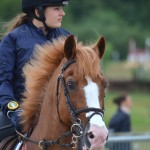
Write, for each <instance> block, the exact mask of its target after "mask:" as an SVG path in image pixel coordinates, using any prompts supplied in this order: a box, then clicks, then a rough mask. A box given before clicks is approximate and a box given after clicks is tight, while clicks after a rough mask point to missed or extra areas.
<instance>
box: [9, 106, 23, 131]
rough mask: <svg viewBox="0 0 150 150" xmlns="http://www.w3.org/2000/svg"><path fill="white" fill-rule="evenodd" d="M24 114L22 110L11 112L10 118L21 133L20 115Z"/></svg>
mask: <svg viewBox="0 0 150 150" xmlns="http://www.w3.org/2000/svg"><path fill="white" fill-rule="evenodd" d="M21 112H22V109H20V108H19V109H17V110H16V111H14V112H10V114H9V113H8V114H9V116H8V117H9V118H10V119H11V122H12V124H13V125H14V127H15V129H16V130H17V131H21V125H20V113H21Z"/></svg>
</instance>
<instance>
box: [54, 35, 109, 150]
mask: <svg viewBox="0 0 150 150" xmlns="http://www.w3.org/2000/svg"><path fill="white" fill-rule="evenodd" d="M104 51H105V40H104V38H103V37H102V38H100V39H99V41H98V42H97V43H96V44H95V45H94V46H83V45H82V44H81V45H80V46H78V45H77V42H76V40H75V38H74V36H73V35H71V36H69V37H68V38H67V39H66V40H65V44H64V55H65V58H66V59H65V63H64V62H62V63H61V71H60V75H59V77H58V82H57V90H56V93H57V107H58V109H57V110H58V114H59V118H60V120H61V121H62V122H64V123H65V124H66V125H70V126H71V130H72V131H73V132H74V133H73V137H72V143H73V144H76V142H77V141H78V140H80V148H81V149H83V150H87V149H89V150H95V149H101V148H102V147H103V145H104V143H105V142H106V139H107V136H108V130H107V128H106V126H105V123H104V120H103V117H104V95H105V87H106V85H105V80H104V77H103V75H102V73H101V70H100V66H99V60H100V59H101V58H102V57H103V54H104Z"/></svg>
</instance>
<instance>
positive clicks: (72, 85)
mask: <svg viewBox="0 0 150 150" xmlns="http://www.w3.org/2000/svg"><path fill="white" fill-rule="evenodd" d="M67 88H68V90H70V91H72V90H75V82H73V81H68V82H67Z"/></svg>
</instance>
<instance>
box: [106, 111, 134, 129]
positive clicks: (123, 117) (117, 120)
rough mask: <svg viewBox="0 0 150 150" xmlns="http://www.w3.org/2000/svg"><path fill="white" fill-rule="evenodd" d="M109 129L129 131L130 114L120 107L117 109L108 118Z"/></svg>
mask: <svg viewBox="0 0 150 150" xmlns="http://www.w3.org/2000/svg"><path fill="white" fill-rule="evenodd" d="M109 129H110V130H113V132H130V131H131V122H130V116H129V115H128V114H127V113H125V112H123V111H122V110H121V109H118V111H117V113H116V114H115V115H114V116H113V117H112V119H111V120H110V123H109Z"/></svg>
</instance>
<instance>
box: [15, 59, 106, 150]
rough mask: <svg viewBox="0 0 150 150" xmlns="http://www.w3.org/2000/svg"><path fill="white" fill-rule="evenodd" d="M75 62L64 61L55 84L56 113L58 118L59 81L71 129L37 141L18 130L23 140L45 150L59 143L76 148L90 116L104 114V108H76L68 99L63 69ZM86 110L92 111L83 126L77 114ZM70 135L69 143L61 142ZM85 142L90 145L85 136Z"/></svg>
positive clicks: (62, 145) (73, 60)
mask: <svg viewBox="0 0 150 150" xmlns="http://www.w3.org/2000/svg"><path fill="white" fill-rule="evenodd" d="M74 63H76V60H75V59H72V60H69V61H68V62H66V63H65V64H64V65H63V67H62V69H61V73H60V75H59V76H58V79H57V85H56V98H57V113H58V116H59V118H60V114H59V108H58V107H59V85H60V82H61V84H62V87H63V90H64V95H65V97H66V104H67V108H68V110H69V112H70V114H71V119H72V126H71V130H70V131H69V132H65V133H64V134H63V135H62V136H60V137H59V138H58V139H56V140H54V141H46V140H45V139H44V140H42V141H40V142H38V141H34V140H32V139H30V138H28V137H27V136H25V135H23V134H21V133H19V132H18V131H16V132H17V134H18V135H19V136H20V138H21V140H22V141H25V142H30V143H32V144H36V145H39V147H40V148H41V149H43V150H47V149H48V147H49V146H52V145H60V146H61V147H66V148H69V147H71V148H77V143H78V141H79V139H80V138H81V137H82V136H83V133H84V131H85V128H86V125H87V124H88V122H89V121H90V120H91V118H92V117H93V116H94V115H100V116H101V117H102V118H103V116H104V110H102V109H99V108H85V109H76V108H75V107H74V106H73V104H72V102H71V99H70V96H69V92H68V89H67V85H66V82H65V78H64V72H65V70H66V69H67V68H68V67H69V66H70V65H72V64H74ZM88 112H93V113H92V114H91V115H90V116H89V117H88V120H87V122H86V124H85V125H84V126H83V124H82V121H81V119H79V118H78V115H79V114H82V113H88ZM69 136H72V142H71V143H66V144H62V143H61V140H62V139H63V138H65V137H69ZM86 143H88V145H89V147H90V143H89V141H88V139H87V138H86Z"/></svg>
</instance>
